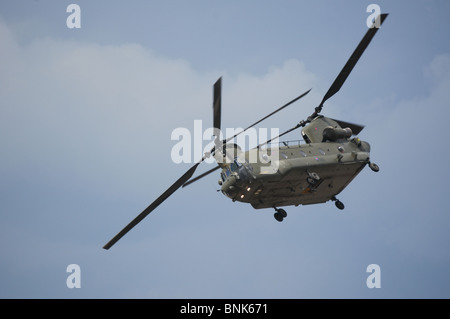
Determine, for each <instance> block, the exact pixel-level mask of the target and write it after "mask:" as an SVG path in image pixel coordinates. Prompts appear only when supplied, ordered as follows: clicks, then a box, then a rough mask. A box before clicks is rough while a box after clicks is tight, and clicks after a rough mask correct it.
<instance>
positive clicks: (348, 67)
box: [312, 13, 388, 117]
mask: <svg viewBox="0 0 450 319" xmlns="http://www.w3.org/2000/svg"><path fill="white" fill-rule="evenodd" d="M387 16H388V13H383V14H381V17H377V19H378V18H380V25H381V24H382V23H383V22H384V20H385V19H386V17H387ZM378 29H379V28H377V27H375V25H372V27H371V28H370V29H369V30H368V31H367V32H366V34H365V35H364V37H363V38H362V40H361V42H360V43H359V44H358V46H357V47H356V49H355V51H354V52H353V54H352V55H351V56H350V58H349V59H348V61H347V63H346V64H345V65H344V67H343V68H342V70H341V72H340V73H339V75H338V76H337V77H336V79H335V80H334V82H333V84H332V85H331V87H330V88H329V89H328V91H327V93H326V94H325V96H324V97H323V99H322V102H320V105H319V106H318V110H316V113H315V115H317V113H320V111H321V109H322V106H323V103H325V101H326V100H328V99H329V98H330V97H332V96H333V95H334V94H336V93H337V92H339V90H340V89H341V87H342V85H343V84H344V82H345V80H346V79H347V77H348V76H349V74H350V73H351V72H352V70H353V68H354V66H355V65H356V63H357V62H358V60H359V58H360V57H361V55H362V54H363V53H364V50H366V48H367V46H368V45H369V43H370V41H371V40H372V38H373V37H374V35H375V33H377V31H378ZM312 117H313V116H312Z"/></svg>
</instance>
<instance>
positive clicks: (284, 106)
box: [225, 89, 311, 143]
mask: <svg viewBox="0 0 450 319" xmlns="http://www.w3.org/2000/svg"><path fill="white" fill-rule="evenodd" d="M310 91H311V89H309V90H308V91H306V92H305V93H303V94H302V95H300V96H297V97H296V98H295V99H293V100H291V101H289V102H288V103H286V104H285V105H283V106H281V107H280V108H278V109H276V110H275V111H273V112H272V113H270V114H269V115H266V116H264V117H263V118H262V119H260V120H259V121H256V122H255V123H253V124H252V125H250V126H249V127H247V128H246V129H245V130H243V131H240V132H239V133H237V134H235V135H234V136H232V137H230V138H228V139H227V140H226V141H225V143H227V142H229V141H230V140H232V139H234V138H235V137H236V136H238V135H239V134H242V133H244V132H245V131H247V130H248V129H249V128H252V127H253V126H255V125H257V124H259V123H261V122H262V121H264V120H265V119H267V118H269V117H270V116H272V115H274V114H275V113H278V112H279V111H281V110H283V109H284V108H286V107H288V106H289V105H291V104H292V103H294V102H296V101H298V100H299V99H301V98H302V97H304V96H305V95H307V94H308V93H309V92H310Z"/></svg>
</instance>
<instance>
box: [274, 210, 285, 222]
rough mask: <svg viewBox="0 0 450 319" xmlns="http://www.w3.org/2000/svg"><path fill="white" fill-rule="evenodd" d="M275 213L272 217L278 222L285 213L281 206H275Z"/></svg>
mask: <svg viewBox="0 0 450 319" xmlns="http://www.w3.org/2000/svg"><path fill="white" fill-rule="evenodd" d="M275 211H276V212H275V214H273V217H275V219H276V220H277V221H279V222H282V221H283V219H284V218H286V216H287V213H286V211H285V210H284V209H281V208H275Z"/></svg>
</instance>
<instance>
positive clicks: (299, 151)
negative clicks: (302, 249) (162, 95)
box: [103, 13, 388, 250]
mask: <svg viewBox="0 0 450 319" xmlns="http://www.w3.org/2000/svg"><path fill="white" fill-rule="evenodd" d="M387 16H388V14H387V13H383V14H380V15H379V16H378V17H377V18H376V19H377V20H376V21H375V22H374V23H373V25H372V27H371V28H369V29H368V31H367V32H366V34H365V35H364V37H363V38H362V40H361V41H360V43H359V44H358V46H357V47H356V49H355V50H354V52H353V53H352V55H351V56H350V58H349V59H348V61H347V63H346V64H345V65H344V67H343V68H342V70H341V71H340V73H339V74H338V76H337V77H336V79H335V80H334V82H333V83H332V85H331V86H330V88H329V89H328V91H327V92H326V94H325V95H324V97H323V99H322V101H321V102H320V104H319V105H318V106H317V107H315V109H314V112H313V113H312V114H311V115H310V116H309V117H307V118H306V119H304V120H301V121H300V122H299V123H298V124H296V125H295V126H294V127H292V128H290V129H288V130H287V131H285V132H283V133H281V134H280V135H278V136H277V137H275V138H271V139H270V140H268V141H266V142H265V143H262V144H260V145H258V146H257V147H256V148H253V149H250V150H248V151H246V152H244V151H242V150H241V148H240V147H239V145H237V144H235V143H229V142H230V141H231V140H233V139H234V138H235V137H236V136H237V135H239V134H241V133H243V132H245V131H246V130H248V129H250V128H252V127H254V126H255V125H257V124H259V123H260V122H262V121H263V120H265V119H267V118H268V117H270V116H272V115H274V114H275V113H277V112H279V111H281V110H283V109H284V108H286V107H288V106H289V105H291V104H293V103H294V102H296V101H298V100H299V99H301V98H302V97H304V96H305V95H307V94H308V93H309V92H310V91H311V90H308V91H306V92H304V93H303V94H301V95H300V96H298V97H296V98H295V99H293V100H291V101H289V102H288V103H286V104H284V105H283V106H281V107H279V108H278V109H276V110H275V111H273V112H272V113H270V114H269V115H267V116H265V117H263V118H262V119H260V120H258V121H257V122H255V123H253V124H251V125H250V126H248V127H247V128H246V129H244V130H242V131H240V132H239V133H237V134H235V135H234V136H232V137H229V138H227V139H223V140H221V139H220V136H221V134H220V129H221V108H222V107H221V95H222V93H221V91H222V78H221V77H220V78H219V79H218V80H217V81H216V82H215V84H214V85H213V128H214V136H215V139H214V147H213V148H212V149H211V151H210V152H207V153H205V154H204V156H203V157H202V158H201V159H200V160H199V161H198V162H196V163H195V164H194V165H193V166H192V167H191V168H190V169H189V170H188V171H187V172H185V173H184V174H183V175H182V176H181V177H180V178H179V179H178V180H176V181H175V183H173V184H172V185H171V186H170V187H169V188H168V189H167V190H166V191H165V192H164V193H162V194H161V195H160V196H159V197H158V198H157V199H156V200H155V201H153V202H152V203H151V204H150V205H149V206H148V207H147V208H146V209H144V210H143V211H142V212H141V213H140V214H139V215H138V216H137V217H136V218H134V219H133V220H132V221H131V222H130V223H129V224H128V225H126V226H125V227H124V228H123V229H122V230H121V231H120V232H119V233H118V234H116V235H115V236H114V237H113V238H112V239H111V240H110V241H109V242H108V243H107V244H106V245H104V246H103V248H104V249H106V250H108V249H109V248H111V247H112V246H113V245H114V244H115V243H116V242H117V241H118V240H119V239H121V238H122V237H123V236H124V235H125V234H126V233H127V232H128V231H130V230H131V229H132V228H133V227H134V226H136V225H137V224H138V223H139V222H140V221H142V220H143V219H144V218H145V217H146V216H147V215H148V214H150V213H151V212H152V211H153V210H154V209H155V208H157V207H158V206H159V205H160V204H161V203H162V202H164V201H165V200H166V199H167V198H168V197H170V196H171V195H172V194H173V193H174V192H175V191H176V190H178V189H179V188H180V187H186V186H188V185H189V184H191V183H193V182H196V181H198V180H199V179H201V178H203V177H205V176H207V175H209V174H211V173H212V172H214V171H216V170H219V169H222V171H221V173H220V179H219V181H218V183H219V185H220V186H221V188H220V191H221V192H222V193H223V194H224V195H225V196H227V197H228V198H230V199H231V200H232V201H233V202H235V201H238V202H243V203H249V204H250V205H252V207H253V208H255V209H263V208H273V209H274V210H275V213H274V218H275V219H276V220H277V221H278V222H281V221H283V220H284V218H286V217H287V213H286V211H285V210H284V209H283V208H280V207H285V206H299V205H310V204H319V203H325V202H328V201H330V200H331V201H333V202H334V203H335V205H336V207H337V208H338V209H340V210H343V209H344V208H345V206H344V204H343V203H342V202H341V201H340V200H338V199H337V198H336V196H337V195H339V194H340V193H341V192H342V191H343V190H344V189H345V187H346V186H347V185H348V184H349V183H350V182H351V181H352V180H353V179H354V178H355V177H356V176H357V175H358V174H359V173H360V172H361V170H362V169H363V168H364V167H365V166H367V165H368V166H369V167H370V169H371V170H372V171H374V172H378V171H379V167H378V165H377V164H375V163H373V162H371V161H370V144H369V143H368V142H365V141H362V140H360V139H359V137H357V135H358V134H359V133H360V132H361V131H362V130H363V128H364V126H362V125H359V124H354V123H349V122H346V121H342V120H336V119H332V118H329V117H326V116H324V115H322V114H320V113H321V111H322V108H323V106H324V103H325V102H326V101H327V100H328V99H329V98H331V97H332V96H333V95H334V94H336V93H337V92H338V91H339V90H340V89H341V87H342V85H343V84H344V82H345V80H346V79H347V77H348V76H349V74H350V73H351V71H352V70H353V68H354V66H355V65H356V63H357V62H358V60H359V58H360V57H361V56H362V54H363V52H364V51H365V49H366V48H367V47H368V45H369V43H370V42H371V40H372V38H373V37H374V36H375V34H376V32H377V31H378V28H379V27H380V26H381V24H382V23H383V22H384V20H385V19H386V17H387ZM378 19H379V20H378ZM376 22H379V24H376ZM299 128H302V130H301V135H302V138H303V143H302V141H300V140H299V141H284V142H278V140H279V138H280V137H282V136H284V135H285V134H287V133H290V132H292V131H294V130H296V129H299ZM274 141H275V142H278V143H275V144H277V145H276V146H275V147H274V146H273V143H272V142H274ZM268 145H270V147H269V146H268ZM210 156H213V157H214V159H215V160H216V162H217V166H215V167H214V168H212V169H210V170H208V171H206V172H205V173H203V174H201V175H199V176H197V177H194V178H192V176H193V175H194V172H195V171H196V169H197V167H198V166H199V165H200V164H201V163H202V162H203V161H204V160H205V159H207V158H209V157H210Z"/></svg>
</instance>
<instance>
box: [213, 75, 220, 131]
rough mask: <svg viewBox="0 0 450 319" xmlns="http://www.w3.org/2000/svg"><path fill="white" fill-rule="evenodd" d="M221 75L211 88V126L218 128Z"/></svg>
mask: <svg viewBox="0 0 450 319" xmlns="http://www.w3.org/2000/svg"><path fill="white" fill-rule="evenodd" d="M221 109H222V77H220V78H219V79H218V80H217V81H216V83H214V89H213V112H214V119H213V127H214V129H219V130H220V118H221V112H222V110H221Z"/></svg>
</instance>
